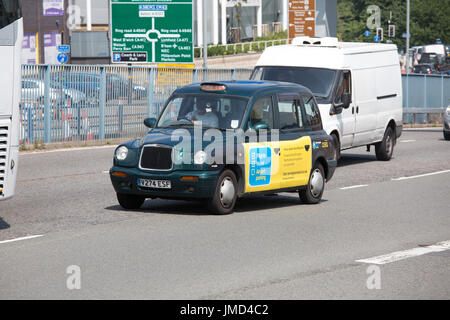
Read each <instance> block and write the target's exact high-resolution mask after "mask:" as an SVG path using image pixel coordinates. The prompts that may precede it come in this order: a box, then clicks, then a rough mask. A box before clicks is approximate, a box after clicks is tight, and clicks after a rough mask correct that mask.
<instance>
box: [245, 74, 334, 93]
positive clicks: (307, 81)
mask: <svg viewBox="0 0 450 320" xmlns="http://www.w3.org/2000/svg"><path fill="white" fill-rule="evenodd" d="M335 77H336V70H330V69H319V68H309V67H256V68H255V70H254V71H253V74H252V77H251V79H252V80H272V81H283V82H294V83H297V84H300V85H302V86H305V87H306V88H308V89H309V90H311V91H312V92H313V93H314V95H315V96H316V97H320V98H327V97H328V96H329V95H330V93H331V89H332V88H333V83H334V78H335Z"/></svg>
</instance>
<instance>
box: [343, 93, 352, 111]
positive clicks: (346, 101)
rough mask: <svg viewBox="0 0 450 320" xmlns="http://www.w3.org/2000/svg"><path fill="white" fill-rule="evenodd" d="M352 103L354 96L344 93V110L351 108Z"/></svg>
mask: <svg viewBox="0 0 450 320" xmlns="http://www.w3.org/2000/svg"><path fill="white" fill-rule="evenodd" d="M351 102H352V95H351V93H348V92H346V93H343V94H342V107H343V108H344V109H348V108H349V107H350V103H351Z"/></svg>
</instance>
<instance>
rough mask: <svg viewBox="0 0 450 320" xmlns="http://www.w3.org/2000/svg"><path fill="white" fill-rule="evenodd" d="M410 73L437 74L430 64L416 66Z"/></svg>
mask: <svg viewBox="0 0 450 320" xmlns="http://www.w3.org/2000/svg"><path fill="white" fill-rule="evenodd" d="M412 73H420V74H435V73H437V72H436V70H435V69H434V66H433V65H432V64H418V65H415V66H414V67H413V70H412Z"/></svg>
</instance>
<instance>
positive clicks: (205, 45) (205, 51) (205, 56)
mask: <svg viewBox="0 0 450 320" xmlns="http://www.w3.org/2000/svg"><path fill="white" fill-rule="evenodd" d="M200 1H203V10H202V20H203V26H202V27H203V28H202V29H203V31H202V33H203V68H205V69H207V68H208V42H207V41H206V0H200Z"/></svg>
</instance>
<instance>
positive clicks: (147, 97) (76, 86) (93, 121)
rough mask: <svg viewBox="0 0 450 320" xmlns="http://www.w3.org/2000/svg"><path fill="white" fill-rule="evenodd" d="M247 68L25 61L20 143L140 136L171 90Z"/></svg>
mask: <svg viewBox="0 0 450 320" xmlns="http://www.w3.org/2000/svg"><path fill="white" fill-rule="evenodd" d="M250 74H251V70H249V69H207V70H205V69H190V68H158V67H140V66H89V65H66V66H55V65H23V67H22V100H21V107H20V114H21V129H20V141H21V144H35V143H51V142H72V141H87V140H104V139H112V138H132V137H137V136H140V135H142V134H144V133H145V132H146V131H147V128H146V127H145V126H144V124H143V122H142V121H143V119H144V118H146V117H156V116H158V115H159V112H160V111H161V107H162V105H163V104H164V103H165V101H166V100H167V98H168V97H169V96H170V95H171V94H172V92H173V91H174V90H175V89H176V88H178V87H181V86H184V85H187V84H190V83H193V82H202V81H218V80H244V79H248V78H249V77H250Z"/></svg>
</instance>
